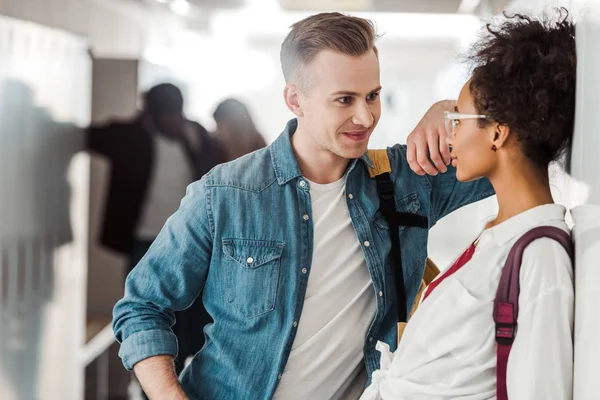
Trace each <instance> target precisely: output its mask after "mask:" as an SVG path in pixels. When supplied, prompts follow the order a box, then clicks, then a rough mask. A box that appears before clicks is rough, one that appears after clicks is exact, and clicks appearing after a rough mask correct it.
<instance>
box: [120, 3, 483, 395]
mask: <svg viewBox="0 0 600 400" xmlns="http://www.w3.org/2000/svg"><path fill="white" fill-rule="evenodd" d="M374 42H375V32H374V28H373V26H372V24H371V23H370V22H369V21H367V20H364V19H360V18H354V17H347V16H343V15H341V14H338V13H327V14H319V15H315V16H312V17H309V18H307V19H305V20H303V21H300V22H298V23H297V24H295V25H294V26H293V27H292V30H291V32H290V33H289V35H288V36H287V37H286V39H285V41H284V43H283V45H282V50H281V62H282V68H283V73H284V76H285V79H286V81H287V85H286V87H285V90H284V98H285V102H286V104H287V106H288V108H289V109H290V110H291V111H292V112H293V113H294V114H295V115H296V117H297V118H296V119H294V120H292V121H290V122H289V123H288V125H287V126H286V128H285V130H284V131H283V133H282V134H281V136H280V137H279V138H278V139H277V140H276V141H275V142H274V143H273V144H272V145H271V146H269V147H267V148H266V149H263V150H259V151H257V152H254V153H252V154H251V155H249V156H246V157H243V158H241V159H239V160H237V161H234V162H232V163H229V164H226V165H224V166H222V167H217V168H216V169H215V170H213V172H211V173H209V174H208V175H206V176H205V177H204V178H203V179H202V180H201V181H200V182H199V183H196V184H194V185H192V186H190V187H189V189H188V193H187V196H186V198H185V199H184V201H183V202H182V205H181V208H180V209H179V211H178V212H177V213H176V214H175V215H174V216H173V217H172V218H171V219H170V220H169V221H168V222H167V224H166V226H165V228H164V230H163V232H161V234H160V235H159V237H158V239H157V241H156V242H155V243H154V244H153V246H152V248H151V249H150V251H149V253H148V255H147V256H146V258H145V259H144V260H143V261H142V262H141V264H140V265H139V266H138V267H137V268H136V269H135V270H134V271H133V272H132V273H131V274H130V276H129V277H128V281H127V291H126V296H125V298H124V299H122V300H121V301H120V302H119V303H118V304H117V306H116V307H115V311H114V329H115V333H116V337H117V339H118V340H119V341H120V342H121V343H122V344H121V351H120V354H121V357H122V358H123V362H124V364H125V366H126V367H127V368H134V370H135V372H136V374H137V376H138V378H139V379H140V381H141V382H142V385H143V386H144V387H145V389H146V390H147V392H148V393H149V394H150V397H151V398H155V399H167V398H168V399H187V398H190V399H264V398H273V397H274V398H278V399H290V398H294V399H353V398H354V399H356V398H358V397H359V396H360V393H361V392H362V390H363V388H364V385H365V383H366V382H367V381H368V379H369V378H368V377H369V376H370V374H371V372H372V371H373V370H374V369H376V368H377V366H378V365H379V354H378V352H377V351H376V350H375V344H376V343H377V341H378V340H381V341H384V342H387V343H389V344H390V345H391V347H392V349H395V343H396V339H397V331H396V323H397V318H398V317H397V309H396V291H395V285H394V281H393V274H394V271H393V266H392V264H391V260H390V256H389V255H390V244H391V243H390V239H389V232H388V229H389V228H388V226H387V224H386V222H385V220H383V218H382V216H381V213H379V212H378V207H379V198H378V194H377V190H376V183H375V180H374V179H371V178H370V177H369V173H368V166H369V165H370V164H371V160H369V158H368V157H367V156H366V155H365V152H366V150H367V145H368V141H369V137H370V135H371V133H372V132H373V130H374V128H375V126H376V125H377V122H378V120H379V116H380V111H381V108H380V102H379V92H380V90H381V85H380V81H379V62H378V58H377V50H376V48H375V44H374ZM438 107H439V106H438ZM432 118H433V120H434V122H431V119H432ZM440 118H441V114H440V112H439V110H438V109H437V108H436V109H434V110H433V111H432V114H431V115H429V116H428V117H426V118H425V119H424V121H422V122H421V125H420V127H419V128H418V130H417V131H416V132H417V133H416V135H417V136H419V137H420V139H419V141H415V143H416V144H418V145H415V146H413V151H412V157H415V158H416V160H415V161H418V160H420V161H421V163H420V164H421V165H420V166H419V168H423V167H426V168H428V169H430V168H433V165H426V164H427V163H428V160H426V159H427V157H425V159H423V157H422V154H427V153H426V151H427V150H426V149H427V146H428V143H429V144H430V145H434V146H435V143H439V140H440V138H439V137H438V136H436V135H435V134H432V133H430V132H434V131H437V127H438V126H439V125H440V124H439V122H441V119H440ZM438 119H440V120H438ZM432 126H435V127H436V128H432ZM427 138H429V141H428V139H427ZM388 153H389V157H390V160H391V163H392V178H393V180H394V183H395V195H396V199H397V201H396V207H397V209H398V211H403V212H410V213H418V214H420V215H422V216H426V217H427V218H428V219H429V224H430V226H433V225H434V224H435V223H436V221H437V220H438V219H440V218H442V217H443V216H444V215H446V214H448V213H450V212H452V211H453V210H455V209H456V208H458V207H459V206H462V205H465V204H468V203H471V202H474V201H477V200H479V199H482V198H484V197H487V196H490V195H492V194H493V193H492V190H491V187H490V185H489V182H483V181H480V182H474V183H469V184H461V183H458V182H457V181H456V179H455V176H454V170H452V169H450V170H449V171H448V172H447V173H445V174H440V175H438V176H436V177H431V176H420V175H418V174H415V173H413V172H412V171H411V170H410V167H409V163H408V161H407V159H406V148H405V147H404V146H400V145H397V146H395V147H393V148H390V149H389V150H388ZM441 157H442V156H441V155H440V150H439V146H438V151H437V154H432V158H436V159H438V158H439V159H440V160H441ZM446 161H447V160H446ZM439 164H441V165H439ZM438 165H439V167H438V168H440V169H441V170H443V171H444V170H446V166H445V165H444V162H438ZM415 168H416V166H415ZM419 172H421V173H423V172H426V171H419ZM431 172H435V171H431ZM400 240H401V246H402V250H403V252H402V253H403V261H404V262H403V268H404V271H403V273H404V280H405V284H406V293H407V303H408V304H407V306H408V307H407V308H408V309H410V305H411V304H412V302H413V299H414V297H415V295H416V292H417V290H418V286H419V283H420V279H421V276H422V273H423V268H424V265H425V258H426V255H427V254H426V253H427V230H426V229H419V228H403V229H402V233H401V236H400ZM201 288H204V291H203V295H202V301H203V302H204V304H205V306H206V309H207V310H208V312H209V314H211V316H212V317H213V319H214V323H213V324H211V325H208V326H207V327H206V328H205V335H206V339H207V342H206V345H205V347H204V348H203V349H202V350H201V351H200V352H199V353H198V354H197V355H196V356H195V358H194V359H193V361H192V363H191V365H190V366H189V367H188V368H187V369H186V370H185V371H184V372H183V374H182V376H181V383H179V382H178V380H177V376H176V375H175V373H174V371H173V365H172V358H173V356H174V355H175V354H176V352H177V343H176V342H175V338H174V337H173V334H172V333H171V331H170V328H169V326H170V325H171V324H172V323H173V322H174V318H173V312H172V311H173V310H179V309H182V308H185V307H187V306H189V304H191V303H192V302H193V301H194V299H195V298H196V295H197V294H198V293H199V291H200V290H201Z"/></svg>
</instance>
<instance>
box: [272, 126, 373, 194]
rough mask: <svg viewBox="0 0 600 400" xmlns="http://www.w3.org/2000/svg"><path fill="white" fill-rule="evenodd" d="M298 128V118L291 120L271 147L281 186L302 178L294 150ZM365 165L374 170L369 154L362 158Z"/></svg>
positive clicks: (354, 161)
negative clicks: (293, 140)
mask: <svg viewBox="0 0 600 400" xmlns="http://www.w3.org/2000/svg"><path fill="white" fill-rule="evenodd" d="M297 128H298V120H297V119H296V118H294V119H292V120H290V121H289V122H288V123H287V125H286V126H285V129H284V130H283V132H282V133H281V135H279V137H278V138H277V139H275V141H274V142H273V144H271V146H270V149H269V151H270V153H271V161H272V163H273V169H274V170H275V176H276V177H277V183H278V184H279V185H285V184H286V183H288V182H289V181H291V180H292V179H295V178H298V177H300V176H302V171H300V167H299V166H298V161H296V157H295V155H294V151H293V149H292V135H293V134H294V132H296V129H297ZM358 160H359V159H354V160H352V161H351V163H350V166H349V169H348V170H349V171H352V170H353V169H354V167H355V166H356V163H357V161H358ZM360 160H362V162H363V163H365V164H366V165H367V166H369V167H371V168H373V163H372V162H371V159H370V158H369V156H368V154H367V152H365V154H363V155H362V156H361V157H360Z"/></svg>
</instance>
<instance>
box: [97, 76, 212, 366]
mask: <svg viewBox="0 0 600 400" xmlns="http://www.w3.org/2000/svg"><path fill="white" fill-rule="evenodd" d="M88 133H89V134H88V147H89V149H90V150H91V151H94V152H98V153H100V154H102V155H103V156H105V157H107V158H108V160H109V162H110V164H111V173H110V183H109V186H108V195H107V201H106V207H105V210H104V223H103V228H102V233H101V242H102V244H103V245H104V246H106V247H108V248H110V249H112V250H114V251H117V252H120V253H124V254H126V255H127V256H128V257H129V263H128V269H127V271H126V272H127V273H129V272H130V271H131V270H132V269H133V268H134V267H135V266H136V265H137V263H138V262H139V261H140V259H141V258H142V257H143V256H144V254H145V253H146V251H147V250H148V248H149V247H150V245H151V244H152V242H153V241H154V239H155V238H156V236H157V235H158V233H159V232H160V230H161V229H162V227H163V225H164V223H165V222H166V220H167V219H168V218H169V216H171V214H173V213H174V212H175V211H176V210H177V208H179V203H180V201H181V199H182V198H183V196H184V195H185V190H186V187H187V186H188V185H189V184H190V183H192V182H194V181H196V180H198V179H200V178H201V177H202V176H203V175H204V174H205V173H206V172H208V171H209V170H210V169H211V168H212V167H214V166H215V165H217V164H218V163H220V162H223V161H224V159H223V156H222V152H221V150H220V147H219V145H218V143H217V142H216V141H215V139H213V138H212V137H211V136H210V135H209V134H208V132H207V130H206V129H205V128H204V127H203V126H202V125H200V124H199V123H197V122H194V121H190V120H188V119H186V118H185V116H184V114H183V96H182V94H181V91H180V90H179V89H178V88H177V87H176V86H174V85H172V84H168V83H165V84H160V85H157V86H154V87H153V88H151V89H150V90H149V91H148V92H147V93H146V94H145V96H144V105H143V108H142V110H141V111H140V112H139V114H138V115H136V116H135V117H134V118H133V119H131V120H129V121H124V122H122V121H112V122H109V123H108V124H104V125H100V126H92V127H90V128H89V130H88ZM176 318H177V322H176V324H175V326H174V332H175V334H176V335H177V339H178V342H179V355H178V358H177V360H176V367H177V369H178V372H179V371H181V370H182V369H183V366H184V363H185V360H186V358H187V357H189V356H191V355H193V354H195V353H196V352H197V351H199V350H200V349H201V348H202V345H203V344H204V335H203V333H202V329H203V327H204V325H206V324H207V323H208V322H209V321H210V317H209V316H208V314H207V313H206V311H205V310H204V307H203V306H202V304H201V302H196V303H195V304H194V305H192V306H191V307H190V308H189V309H187V310H186V311H184V312H181V313H179V314H178V315H176Z"/></svg>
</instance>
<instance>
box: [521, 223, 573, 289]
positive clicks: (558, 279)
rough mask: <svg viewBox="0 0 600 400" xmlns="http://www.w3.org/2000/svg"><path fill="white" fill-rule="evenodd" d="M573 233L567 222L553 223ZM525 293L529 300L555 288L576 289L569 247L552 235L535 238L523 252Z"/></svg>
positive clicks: (522, 273)
mask: <svg viewBox="0 0 600 400" xmlns="http://www.w3.org/2000/svg"><path fill="white" fill-rule="evenodd" d="M547 225H551V226H555V227H557V228H560V229H562V230H564V231H565V232H567V233H570V230H569V227H568V226H567V224H566V223H565V222H564V221H555V222H553V223H552V224H547ZM520 282H521V293H522V294H523V295H525V298H526V299H528V300H534V299H536V298H537V297H539V296H544V295H545V294H546V293H548V292H550V291H553V290H567V291H573V262H572V260H571V258H570V256H569V254H568V253H567V251H566V250H565V248H564V247H563V246H562V245H561V244H560V243H559V242H558V241H556V240H554V239H551V238H540V239H537V240H535V241H533V242H532V243H531V244H529V246H527V248H526V249H525V250H524V252H523V261H522V262H521V274H520Z"/></svg>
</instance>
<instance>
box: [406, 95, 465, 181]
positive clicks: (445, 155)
mask: <svg viewBox="0 0 600 400" xmlns="http://www.w3.org/2000/svg"><path fill="white" fill-rule="evenodd" d="M455 106H456V101H455V100H443V101H439V102H437V103H435V104H434V105H433V106H431V108H430V109H429V110H428V111H427V112H426V113H425V115H424V116H423V118H422V119H421V121H420V122H419V123H418V124H417V126H416V127H415V129H414V130H413V131H412V132H411V134H410V135H408V138H407V139H406V159H407V160H408V164H409V165H410V168H411V169H412V170H413V171H414V172H415V173H417V174H418V175H425V174H428V175H432V176H435V175H437V174H438V173H439V172H442V173H443V172H446V170H447V166H448V165H449V164H450V150H449V148H448V144H447V143H446V128H445V126H444V111H454V107H455Z"/></svg>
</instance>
